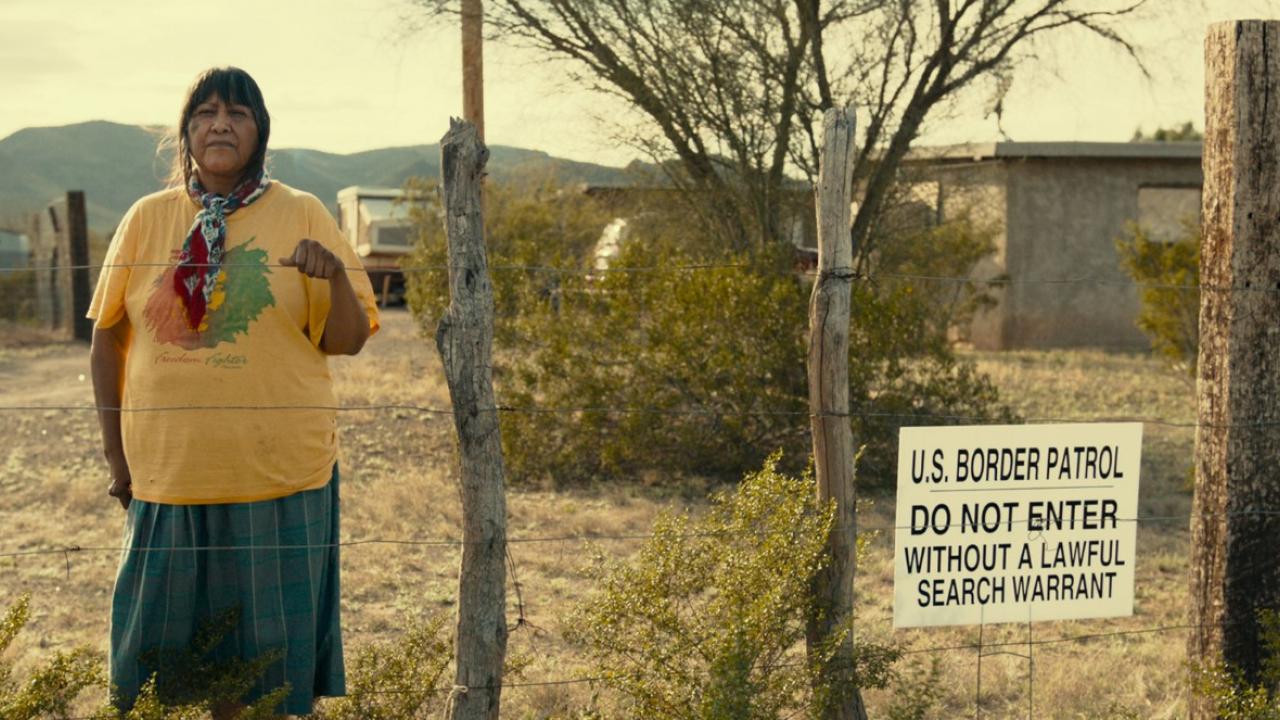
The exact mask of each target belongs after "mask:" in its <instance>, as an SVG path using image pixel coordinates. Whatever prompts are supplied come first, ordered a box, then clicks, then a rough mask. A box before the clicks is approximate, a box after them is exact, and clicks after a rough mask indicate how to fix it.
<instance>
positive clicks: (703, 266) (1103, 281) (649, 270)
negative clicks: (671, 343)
mask: <svg viewBox="0 0 1280 720" xmlns="http://www.w3.org/2000/svg"><path fill="white" fill-rule="evenodd" d="M208 266H209V264H208V263H192V264H191V265H190V267H197V268H198V267H208ZM172 267H174V263H172V262H137V263H93V264H88V265H32V266H27V267H23V268H15V267H5V268H0V274H5V273H8V274H18V273H37V272H51V271H63V270H67V271H70V270H114V269H126V268H127V269H133V268H172ZM218 267H222V268H254V269H262V268H272V269H290V270H297V268H296V267H294V266H292V265H281V264H278V263H261V264H260V263H221V264H219V265H218ZM749 268H751V269H754V270H755V271H756V272H758V273H762V274H771V275H782V276H797V277H822V276H824V275H826V276H834V277H840V278H843V279H853V280H861V281H869V282H875V281H877V280H882V279H883V280H914V281H920V282H945V283H973V284H977V285H986V286H990V287H1015V286H1034V285H1114V286H1120V287H1130V286H1131V287H1136V288H1140V289H1152V290H1206V291H1211V292H1247V293H1280V285H1277V286H1276V287H1266V286H1259V287H1255V286H1253V285H1252V284H1246V285H1207V284H1196V285H1192V284H1178V283H1145V282H1138V281H1136V280H1132V279H1127V278H1117V277H1101V276H1096V275H1079V276H1075V277H1045V278H1016V277H1004V276H998V277H991V278H979V277H971V276H968V275H929V274H923V273H893V272H872V273H860V272H858V271H857V270H856V269H854V268H832V269H830V270H824V271H819V270H810V269H799V270H787V269H769V268H761V267H759V266H753V265H750V264H747V263H687V264H680V265H650V266H612V267H604V268H569V267H557V266H553V265H513V264H496V265H490V266H488V267H487V268H486V269H487V270H489V271H492V272H527V273H545V274H551V275H564V276H583V277H596V276H601V275H617V274H658V273H665V272H701V271H708V270H743V269H749ZM454 269H461V266H451V265H413V266H406V267H394V268H392V267H365V268H362V269H361V270H362V271H364V272H366V273H368V272H381V273H388V272H389V273H401V274H407V273H431V272H450V271H452V270H454Z"/></svg>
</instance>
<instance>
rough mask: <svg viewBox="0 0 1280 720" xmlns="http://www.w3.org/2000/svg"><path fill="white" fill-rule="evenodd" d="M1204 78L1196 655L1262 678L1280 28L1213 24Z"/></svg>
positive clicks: (1279, 226)
mask: <svg viewBox="0 0 1280 720" xmlns="http://www.w3.org/2000/svg"><path fill="white" fill-rule="evenodd" d="M1268 47H1270V50H1269V51H1268ZM1205 77H1206V87H1205V140H1204V161H1203V162H1204V212H1203V223H1204V225H1203V230H1204V240H1203V244H1202V245H1201V259H1200V285H1201V292H1200V298H1201V300H1200V358H1199V365H1198V373H1199V378H1198V382H1197V394H1198V401H1197V405H1198V408H1197V416H1198V421H1199V425H1198V427H1197V430H1196V488H1195V503H1194V510H1193V513H1192V519H1191V603H1192V610H1191V612H1192V618H1191V619H1192V624H1193V625H1194V626H1195V627H1194V629H1193V630H1192V633H1191V639H1190V641H1189V645H1190V647H1189V648H1188V655H1189V656H1190V657H1191V658H1192V660H1193V661H1197V662H1200V663H1205V664H1212V663H1215V662H1217V661H1219V660H1224V661H1226V662H1227V663H1230V664H1231V665H1233V666H1235V667H1237V668H1239V669H1240V670H1241V671H1243V672H1244V674H1245V677H1246V678H1248V679H1249V680H1251V681H1254V682H1256V681H1257V680H1258V676H1259V671H1260V669H1261V667H1262V660H1263V657H1264V648H1262V647H1261V646H1260V638H1259V632H1258V631H1259V628H1258V622H1257V617H1256V612H1257V611H1258V610H1259V609H1261V608H1271V609H1273V610H1275V609H1280V551H1278V550H1277V548H1280V515H1278V514H1277V513H1276V511H1277V509H1280V480H1278V479H1277V478H1276V476H1275V468H1276V465H1277V464H1278V463H1280V423H1278V421H1280V402H1277V398H1278V397H1280V333H1277V330H1276V328H1277V326H1278V325H1280V22H1262V21H1237V22H1227V23H1219V24H1215V25H1213V26H1211V27H1210V28H1209V33H1208V38H1207V39H1206V42H1205ZM1215 716H1216V708H1214V707H1213V706H1212V703H1210V702H1209V701H1208V700H1207V699H1205V698H1196V699H1195V700H1193V703H1192V717H1196V718H1211V717H1215Z"/></svg>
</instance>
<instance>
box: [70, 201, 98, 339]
mask: <svg viewBox="0 0 1280 720" xmlns="http://www.w3.org/2000/svg"><path fill="white" fill-rule="evenodd" d="M67 240H68V241H69V244H70V250H71V253H70V258H69V260H70V263H69V264H70V266H71V336H72V337H73V338H74V339H76V340H84V341H86V342H88V341H89V340H91V339H93V321H92V320H90V319H89V318H88V317H86V316H85V314H86V313H88V312H89V301H90V299H91V295H92V294H93V289H92V288H91V287H90V286H89V218H88V215H86V213H85V206H84V191H83V190H68V191H67Z"/></svg>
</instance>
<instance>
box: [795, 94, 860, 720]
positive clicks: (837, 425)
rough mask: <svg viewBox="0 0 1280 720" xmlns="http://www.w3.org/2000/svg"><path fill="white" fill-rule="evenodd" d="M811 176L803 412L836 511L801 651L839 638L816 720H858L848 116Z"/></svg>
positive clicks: (822, 485)
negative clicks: (814, 225) (812, 278)
mask: <svg viewBox="0 0 1280 720" xmlns="http://www.w3.org/2000/svg"><path fill="white" fill-rule="evenodd" d="M822 143H823V144H822V156H821V166H820V167H819V170H818V189H817V198H816V201H817V202H816V204H817V216H818V217H817V219H818V277H817V280H816V282H815V283H814V286H813V295H812V296H811V297H810V299H809V411H810V413H812V416H813V461H814V470H815V472H816V474H817V481H818V500H819V501H820V502H823V503H826V502H830V501H832V500H834V501H835V504H836V521H835V527H834V528H833V529H832V531H831V536H830V538H829V539H828V548H829V557H828V562H827V565H826V567H825V568H823V570H822V571H821V572H820V573H819V574H818V576H817V578H815V581H814V588H813V590H814V597H815V600H816V601H817V606H818V613H817V614H816V615H815V616H814V617H813V618H811V619H810V621H809V626H808V628H807V630H806V645H807V647H808V652H809V657H810V659H811V660H813V659H816V658H817V657H818V656H819V655H820V654H821V653H822V651H823V649H824V648H828V647H829V646H830V644H831V643H832V642H833V639H834V638H835V637H837V636H838V634H839V633H842V632H847V634H846V636H845V637H844V638H843V640H842V641H841V642H840V643H839V645H838V647H837V648H836V652H835V653H834V655H833V656H831V657H830V659H829V660H827V661H825V662H824V663H823V671H822V673H821V678H822V681H823V682H830V683H833V687H832V688H831V689H832V690H834V691H835V692H834V694H833V695H832V697H831V702H830V705H829V706H828V707H826V708H824V712H823V717H826V718H830V719H831V720H865V718H866V717H867V711H866V708H865V706H864V705H863V702H862V694H861V692H860V691H859V689H858V688H857V687H856V686H855V685H854V684H853V683H854V675H853V672H852V670H853V662H854V649H853V578H854V572H855V570H856V552H857V532H856V520H857V516H856V512H855V505H854V487H853V475H854V467H853V459H854V458H853V456H854V444H853V428H852V426H851V425H850V421H849V306H850V302H851V296H852V290H853V289H852V281H853V246H852V244H851V242H850V238H849V227H850V219H851V218H850V216H851V211H850V203H851V202H852V200H853V158H854V151H855V146H854V140H853V109H852V108H851V107H850V108H844V109H831V110H827V112H826V114H825V115H824V117H823V123H822Z"/></svg>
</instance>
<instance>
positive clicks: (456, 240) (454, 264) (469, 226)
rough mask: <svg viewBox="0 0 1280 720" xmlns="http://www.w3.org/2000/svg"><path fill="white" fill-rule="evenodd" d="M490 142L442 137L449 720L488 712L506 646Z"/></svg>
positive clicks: (457, 130) (461, 127)
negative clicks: (448, 408)
mask: <svg viewBox="0 0 1280 720" xmlns="http://www.w3.org/2000/svg"><path fill="white" fill-rule="evenodd" d="M488 159H489V150H488V148H486V147H485V145H484V143H483V142H481V141H480V138H479V137H478V135H477V133H476V128H475V126H474V125H472V124H471V123H469V122H465V121H461V120H457V119H451V120H450V122H449V132H448V133H446V134H445V136H444V138H443V139H442V140H441V141H440V173H441V176H442V180H443V182H444V209H445V225H446V230H447V232H448V244H449V309H448V310H447V311H446V312H445V314H444V317H442V318H441V319H440V325H439V327H438V328H437V329H436V347H437V348H438V349H439V351H440V357H441V360H442V361H443V364H444V373H445V379H446V381H447V382H448V385H449V396H450V398H451V399H452V400H453V419H454V425H455V427H456V428H457V431H458V447H459V452H458V455H459V458H460V460H461V480H462V516H463V519H462V542H463V546H462V569H461V572H460V574H459V578H458V633H457V644H456V647H455V655H454V657H455V662H456V666H457V669H456V673H455V681H454V687H453V691H452V692H451V693H450V695H449V703H450V711H449V713H448V717H449V718H450V720H458V719H463V718H465V719H466V720H482V719H483V720H494V719H496V718H497V717H498V707H499V699H500V697H501V692H502V663H503V658H504V657H505V655H506V651H507V621H506V604H507V589H506V567H505V565H504V564H503V563H504V561H505V559H506V551H507V502H506V490H505V488H504V487H503V464H502V443H501V439H500V437H499V434H498V413H497V410H496V403H495V401H494V395H493V377H492V373H491V372H490V368H491V367H492V362H491V357H492V354H493V284H492V282H491V281H490V279H489V267H488V261H487V260H486V258H485V248H484V222H483V216H482V214H481V210H480V178H481V175H482V174H483V172H484V166H485V162H486V161H487V160H488Z"/></svg>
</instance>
